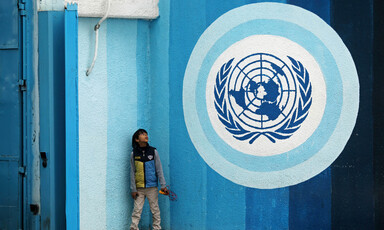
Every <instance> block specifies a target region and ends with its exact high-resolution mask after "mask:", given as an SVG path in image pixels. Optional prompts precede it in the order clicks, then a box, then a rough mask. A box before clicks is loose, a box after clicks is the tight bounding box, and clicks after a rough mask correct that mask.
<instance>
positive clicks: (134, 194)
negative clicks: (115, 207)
mask: <svg viewBox="0 0 384 230" xmlns="http://www.w3.org/2000/svg"><path fill="white" fill-rule="evenodd" d="M131 195H132V198H133V199H134V200H136V198H137V196H138V194H137V192H132V193H131Z"/></svg>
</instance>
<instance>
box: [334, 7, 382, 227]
mask: <svg viewBox="0 0 384 230" xmlns="http://www.w3.org/2000/svg"><path fill="white" fill-rule="evenodd" d="M331 6H332V22H331V24H332V27H333V28H334V29H335V31H336V32H337V33H338V34H339V35H340V37H341V38H342V39H343V41H344V43H345V44H346V46H347V47H348V49H349V51H350V52H351V54H352V57H353V59H354V62H355V64H356V68H357V72H358V76H359V82H360V105H359V113H358V117H357V121H356V125H355V128H354V131H353V133H352V135H351V138H350V139H349V141H348V143H347V145H346V146H345V148H344V151H343V152H342V153H341V155H340V156H339V158H338V159H337V160H336V161H335V163H334V164H332V228H334V229H374V224H373V223H374V196H373V192H374V191H373V123H372V117H373V115H372V109H373V106H372V84H373V77H372V74H373V73H372V53H373V49H372V46H373V44H372V41H373V23H372V21H373V0H367V1H349V0H337V1H336V0H333V1H332V5H331ZM381 92H382V90H381ZM381 142H382V140H381ZM381 154H382V153H381Z"/></svg>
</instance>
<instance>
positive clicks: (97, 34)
mask: <svg viewBox="0 0 384 230" xmlns="http://www.w3.org/2000/svg"><path fill="white" fill-rule="evenodd" d="M110 5H111V0H107V11H106V12H105V15H104V17H102V18H101V19H100V21H99V22H98V23H97V24H96V25H95V28H94V30H95V36H96V37H95V53H94V55H93V61H92V64H91V66H90V67H89V68H88V70H87V73H86V75H87V76H89V75H90V74H91V72H92V69H93V66H94V65H95V62H96V58H97V48H98V46H99V44H98V43H99V29H100V25H101V23H102V22H103V21H104V20H105V19H107V17H108V14H109V8H110Z"/></svg>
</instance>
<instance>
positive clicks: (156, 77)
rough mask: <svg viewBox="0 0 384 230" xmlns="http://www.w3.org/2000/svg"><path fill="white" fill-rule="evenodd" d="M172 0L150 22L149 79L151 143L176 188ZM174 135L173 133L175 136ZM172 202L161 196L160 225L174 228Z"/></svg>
mask: <svg viewBox="0 0 384 230" xmlns="http://www.w3.org/2000/svg"><path fill="white" fill-rule="evenodd" d="M169 9H170V2H169V1H159V11H160V15H161V16H160V17H159V18H157V19H156V20H154V21H152V22H151V25H150V26H151V28H150V31H151V36H150V63H151V66H150V79H151V88H150V89H151V104H150V108H151V110H150V112H151V125H150V130H151V144H152V145H154V146H156V148H157V150H158V152H159V156H160V160H161V163H162V166H163V172H164V177H165V180H166V182H167V184H168V185H170V186H171V189H173V184H172V181H171V179H170V172H169V171H170V170H169V163H170V162H169V158H170V157H169V155H170V154H169V147H170V146H169V145H170V143H169V142H170V133H169V130H170V120H169V116H170V114H169V110H170V107H169V103H170V102H169V98H170V96H169V95H170V92H169V90H170V86H169V26H170V23H169V21H170V20H169V16H170V12H169ZM172 138H173V135H172ZM170 205H171V204H170V201H169V199H168V197H167V196H159V206H160V210H161V212H160V215H161V226H162V228H164V229H171V223H170V221H171V210H170V207H171V206H170Z"/></svg>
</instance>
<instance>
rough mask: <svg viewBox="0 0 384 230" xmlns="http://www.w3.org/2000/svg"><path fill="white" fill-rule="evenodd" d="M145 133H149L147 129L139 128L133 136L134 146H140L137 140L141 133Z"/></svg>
mask: <svg viewBox="0 0 384 230" xmlns="http://www.w3.org/2000/svg"><path fill="white" fill-rule="evenodd" d="M143 133H146V134H148V132H147V131H146V130H145V129H138V130H137V131H136V132H135V133H134V134H133V136H132V148H134V149H135V148H137V147H138V146H139V144H138V143H137V142H136V139H139V136H140V134H143Z"/></svg>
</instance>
